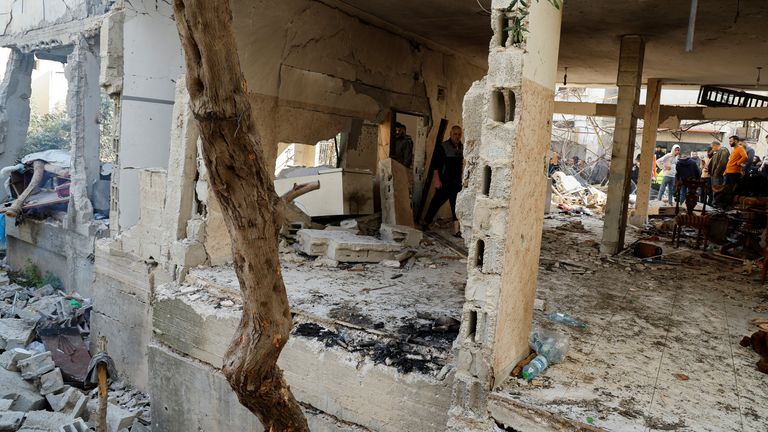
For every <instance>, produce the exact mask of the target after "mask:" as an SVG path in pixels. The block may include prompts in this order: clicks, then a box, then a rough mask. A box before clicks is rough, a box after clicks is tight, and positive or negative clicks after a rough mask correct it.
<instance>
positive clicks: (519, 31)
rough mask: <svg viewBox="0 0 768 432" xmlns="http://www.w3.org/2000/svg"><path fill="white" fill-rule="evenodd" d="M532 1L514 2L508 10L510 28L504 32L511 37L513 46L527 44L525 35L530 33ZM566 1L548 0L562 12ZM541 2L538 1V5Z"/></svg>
mask: <svg viewBox="0 0 768 432" xmlns="http://www.w3.org/2000/svg"><path fill="white" fill-rule="evenodd" d="M531 1H532V0H527V1H526V0H512V1H511V2H510V3H509V6H507V8H506V13H507V17H509V26H508V27H505V28H504V31H505V32H506V33H507V34H508V35H509V38H510V40H511V42H512V45H515V46H520V45H522V44H523V43H524V42H525V34H526V33H528V15H529V14H530V9H531ZM563 1H564V0H547V2H549V4H551V5H552V6H554V7H555V9H557V10H560V9H561V8H562V7H563ZM538 2H539V0H536V3H538Z"/></svg>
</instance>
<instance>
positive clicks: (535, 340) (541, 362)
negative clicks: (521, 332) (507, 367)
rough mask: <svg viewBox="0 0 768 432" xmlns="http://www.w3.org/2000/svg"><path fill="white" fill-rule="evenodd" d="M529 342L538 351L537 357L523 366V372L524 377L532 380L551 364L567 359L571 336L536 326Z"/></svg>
mask: <svg viewBox="0 0 768 432" xmlns="http://www.w3.org/2000/svg"><path fill="white" fill-rule="evenodd" d="M528 342H529V344H530V346H531V349H533V351H535V352H536V357H534V358H533V360H531V361H530V363H528V364H527V365H525V366H524V367H523V369H522V372H523V379H525V380H526V381H531V380H533V379H534V378H536V377H537V376H539V375H541V373H542V372H544V370H545V369H546V368H547V367H548V366H549V365H551V364H555V363H560V362H562V361H563V360H565V355H566V353H567V352H568V347H569V345H570V338H569V337H568V335H565V334H561V333H555V332H551V331H547V330H544V329H539V328H534V329H533V330H532V331H531V335H530V337H529V339H528Z"/></svg>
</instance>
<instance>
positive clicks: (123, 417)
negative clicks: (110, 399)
mask: <svg viewBox="0 0 768 432" xmlns="http://www.w3.org/2000/svg"><path fill="white" fill-rule="evenodd" d="M136 414H137V413H136V412H130V411H128V410H124V409H122V408H120V407H119V406H117V405H115V404H109V406H108V407H107V431H108V432H120V431H122V430H124V429H128V428H130V427H131V425H133V421H134V419H135V418H136Z"/></svg>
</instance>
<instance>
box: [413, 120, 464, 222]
mask: <svg viewBox="0 0 768 432" xmlns="http://www.w3.org/2000/svg"><path fill="white" fill-rule="evenodd" d="M463 167H464V145H463V144H462V143H461V128H460V127H459V126H454V127H452V128H451V138H450V139H448V140H447V141H444V142H443V143H441V144H440V145H438V146H437V147H435V152H434V154H433V156H432V169H433V170H434V171H433V174H432V175H433V180H432V183H433V184H434V185H435V194H434V196H432V202H430V203H429V208H428V209H427V215H426V217H425V219H424V223H423V225H422V228H423V229H427V228H428V227H429V224H431V223H432V220H433V219H434V218H435V215H436V214H437V211H438V210H440V207H442V206H443V204H445V202H446V201H449V202H450V203H451V213H453V220H454V221H457V220H458V219H457V218H456V196H457V195H458V194H459V191H461V172H462V169H463ZM458 233H459V230H458V227H455V229H454V234H458Z"/></svg>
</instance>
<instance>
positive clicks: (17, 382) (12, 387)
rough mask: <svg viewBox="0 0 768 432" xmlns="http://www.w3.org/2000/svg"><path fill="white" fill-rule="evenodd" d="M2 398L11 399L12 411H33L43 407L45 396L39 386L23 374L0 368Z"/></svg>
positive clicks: (0, 394) (0, 397) (0, 396)
mask: <svg viewBox="0 0 768 432" xmlns="http://www.w3.org/2000/svg"><path fill="white" fill-rule="evenodd" d="M0 399H11V400H13V403H12V404H11V406H10V408H9V409H10V410H11V411H24V412H26V411H31V410H36V409H42V408H43V407H44V406H45V398H44V397H42V396H40V394H39V393H38V392H37V387H35V386H34V385H33V384H32V383H30V382H28V381H25V380H24V379H23V378H22V377H21V375H19V374H18V373H16V372H11V371H8V370H5V369H2V368H0Z"/></svg>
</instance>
